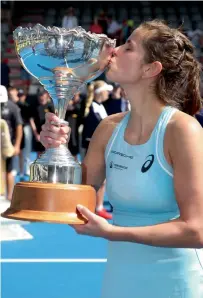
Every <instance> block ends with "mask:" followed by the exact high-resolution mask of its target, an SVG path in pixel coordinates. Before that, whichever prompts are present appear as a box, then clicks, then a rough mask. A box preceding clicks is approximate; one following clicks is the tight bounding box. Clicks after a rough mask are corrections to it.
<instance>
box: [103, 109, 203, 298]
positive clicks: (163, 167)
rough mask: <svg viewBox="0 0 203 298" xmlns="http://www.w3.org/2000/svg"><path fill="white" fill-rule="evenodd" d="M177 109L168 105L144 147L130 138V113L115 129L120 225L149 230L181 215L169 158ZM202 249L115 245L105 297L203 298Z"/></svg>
mask: <svg viewBox="0 0 203 298" xmlns="http://www.w3.org/2000/svg"><path fill="white" fill-rule="evenodd" d="M176 111H177V109H175V108H173V107H170V106H166V107H165V108H164V109H163V110H162V112H161V114H160V116H159V119H158V121H157V123H156V125H155V127H154V129H153V132H152V134H151V136H150V138H149V140H148V141H147V142H146V143H144V144H141V145H130V144H129V143H127V142H126V141H125V139H124V134H125V129H126V127H127V124H128V120H129V117H130V112H129V113H128V114H126V115H125V116H124V118H123V119H122V120H121V122H120V123H119V124H118V125H117V127H116V128H115V130H114V132H113V134H112V136H111V138H110V140H109V142H108V144H107V147H106V151H105V162H106V192H107V196H108V199H109V201H110V203H111V204H112V206H113V224H114V225H117V226H134V227H136V226H149V225H154V224H159V223H163V222H167V221H170V220H172V219H175V218H177V217H179V214H180V212H179V208H178V205H177V202H176V198H175V193H174V184H173V183H174V182H173V169H172V167H171V166H170V165H169V164H168V162H167V161H166V158H165V155H164V135H165V131H166V127H167V124H168V122H169V120H170V119H171V117H172V115H173V114H174V113H175V112H176ZM199 251H200V250H199ZM199 251H198V250H196V249H182V248H167V247H154V246H149V245H143V244H138V243H131V242H119V241H117V242H109V244H108V256H107V267H106V272H105V276H104V284H103V289H102V298H126V297H132V298H177V297H179V298H203V267H202V264H203V256H202V255H201V254H203V252H199Z"/></svg>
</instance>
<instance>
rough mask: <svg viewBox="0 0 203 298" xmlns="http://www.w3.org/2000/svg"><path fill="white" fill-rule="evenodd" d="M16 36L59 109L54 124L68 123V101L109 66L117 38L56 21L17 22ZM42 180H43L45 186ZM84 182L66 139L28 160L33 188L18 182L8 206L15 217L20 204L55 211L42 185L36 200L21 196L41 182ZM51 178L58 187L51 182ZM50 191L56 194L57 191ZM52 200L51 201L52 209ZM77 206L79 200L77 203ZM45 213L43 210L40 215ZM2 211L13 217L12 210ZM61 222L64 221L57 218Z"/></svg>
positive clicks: (28, 66)
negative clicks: (29, 24)
mask: <svg viewBox="0 0 203 298" xmlns="http://www.w3.org/2000/svg"><path fill="white" fill-rule="evenodd" d="M13 37H14V41H15V46H16V52H17V55H18V57H19V60H20V63H21V64H22V66H23V67H24V69H25V70H26V71H27V72H28V73H29V74H31V75H32V76H34V77H35V78H36V79H37V80H38V81H39V82H40V83H41V85H43V87H44V89H45V90H47V91H48V93H49V95H50V97H51V99H52V101H53V104H54V108H55V114H56V115H57V116H58V117H59V118H60V122H59V123H53V124H54V125H68V123H67V122H66V121H64V117H65V114H66V110H67V106H68V103H69V101H70V100H71V99H72V98H73V96H74V95H75V93H76V92H79V91H80V89H81V88H83V87H84V85H85V84H87V83H88V82H91V81H92V80H94V79H96V78H97V77H98V76H100V75H101V74H102V73H103V72H104V71H105V69H106V68H107V67H108V57H110V54H109V53H110V51H111V50H112V48H114V47H115V44H116V41H115V40H112V39H110V38H108V37H107V36H106V35H104V34H94V33H90V32H86V31H85V30H84V29H83V28H82V27H76V28H74V29H69V30H67V29H65V28H58V27H47V28H45V27H44V26H42V25H40V24H37V25H35V26H34V27H33V28H22V27H18V28H17V29H15V31H14V33H13ZM35 182H36V183H35ZM38 182H40V183H41V186H40V184H39V183H38ZM81 182H82V170H81V166H80V164H79V163H78V162H76V161H75V159H74V158H73V156H72V155H71V153H70V151H69V150H68V148H67V145H66V144H65V145H60V146H59V147H58V148H50V149H47V150H46V151H45V152H44V153H43V154H42V155H41V156H40V157H39V158H38V159H36V161H35V162H34V163H33V164H31V166H30V184H29V185H30V186H29V192H27V194H26V191H27V190H28V185H27V184H26V183H24V184H23V183H21V184H18V185H17V186H15V189H14V195H13V198H12V202H11V208H10V209H9V210H10V217H11V218H16V216H14V213H15V214H16V213H17V212H16V210H18V211H19V212H21V211H22V210H35V211H36V210H37V211H42V212H47V211H48V212H55V211H56V209H57V208H58V207H57V206H58V205H57V204H56V202H55V201H53V202H51V199H47V201H46V203H42V201H43V200H42V199H41V201H40V199H39V198H38V197H39V196H40V193H39V192H38V191H37V193H35V192H34V194H33V203H31V200H30V201H29V200H28V199H27V201H26V200H24V201H23V202H22V200H21V199H20V198H19V197H20V196H21V197H25V196H29V194H32V191H31V189H32V188H33V187H35V188H37V189H38V190H39V188H42V184H43V185H45V187H46V188H47V186H48V185H49V184H52V185H50V188H51V189H52V191H53V189H54V191H55V190H56V188H57V187H56V185H57V184H60V185H61V184H63V185H71V184H72V185H74V186H75V185H80V184H81ZM53 184H54V185H55V188H53ZM19 187H21V189H22V188H23V187H24V188H23V189H25V188H26V190H24V191H25V193H24V192H23V193H21V191H19ZM64 187H65V186H64ZM50 188H49V190H50ZM59 188H60V186H59ZM17 189H18V192H17ZM74 189H75V188H74ZM35 190H36V189H35ZM69 190H70V186H69ZM17 193H18V194H17ZM66 193H67V191H66ZM72 196H73V194H72ZM14 197H15V200H14ZM51 197H53V192H52V196H51ZM62 197H63V196H62V195H61V202H60V196H59V197H58V204H59V208H58V210H59V211H60V212H62V211H64V210H61V209H60V208H61V207H60V206H62V205H64V202H63V200H64V199H62ZM38 200H39V202H38ZM14 201H15V202H14ZM25 201H26V203H25ZM79 203H81V202H79ZM43 204H44V205H43ZM31 205H32V206H31ZM45 205H46V206H45ZM47 205H49V207H47ZM16 206H17V207H16ZM50 206H53V210H52V207H50ZM69 206H70V204H69ZM74 208H75V206H73V209H74ZM66 211H67V210H66ZM71 212H72V213H74V214H75V212H76V211H75V210H72V211H71ZM11 213H12V214H11ZM28 213H29V212H28ZM44 215H45V214H42V217H43V216H44ZM2 216H4V217H9V211H8V212H7V213H4V214H3V215H2ZM18 218H23V219H28V220H30V219H31V220H34V219H36V220H41V219H40V218H41V217H39V216H37V217H36V218H33V217H32V216H31V215H26V216H24V217H23V215H22V214H20V215H19V216H18ZM43 218H44V217H43ZM42 220H43V219H42ZM44 220H48V221H49V220H50V219H49V218H46V216H45V218H44ZM50 221H52V220H50ZM65 221H66V220H64V222H65ZM59 222H61V221H60V220H59ZM66 222H67V221H66Z"/></svg>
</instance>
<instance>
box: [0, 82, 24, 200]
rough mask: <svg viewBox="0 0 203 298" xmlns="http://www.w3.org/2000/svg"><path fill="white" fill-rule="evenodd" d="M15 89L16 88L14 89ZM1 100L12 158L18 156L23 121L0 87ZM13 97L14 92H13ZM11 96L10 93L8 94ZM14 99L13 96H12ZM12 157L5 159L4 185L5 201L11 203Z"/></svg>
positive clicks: (12, 181)
mask: <svg viewBox="0 0 203 298" xmlns="http://www.w3.org/2000/svg"><path fill="white" fill-rule="evenodd" d="M14 89H16V88H14ZM14 89H13V90H14ZM0 94H1V97H2V100H1V118H2V119H4V120H5V121H6V122H7V125H8V127H9V133H10V137H11V142H12V144H13V147H14V156H17V155H19V153H20V146H21V141H22V136H23V127H22V124H23V120H22V117H21V113H20V109H19V107H18V106H17V104H16V103H15V102H14V101H12V100H10V99H9V98H8V93H7V90H6V88H5V87H4V86H0ZM13 94H14V95H15V91H14V92H13ZM10 95H11V93H10ZM14 98H15V96H14ZM13 170H14V167H13V157H9V158H7V159H6V183H7V199H8V200H9V201H11V199H12V193H13V188H14V182H15V178H14V174H13V172H12V171H13Z"/></svg>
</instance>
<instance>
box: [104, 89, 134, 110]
mask: <svg viewBox="0 0 203 298" xmlns="http://www.w3.org/2000/svg"><path fill="white" fill-rule="evenodd" d="M113 86H114V88H113V91H112V92H111V94H110V96H109V98H108V100H107V101H106V102H104V107H105V109H106V112H107V114H108V115H112V114H116V113H121V112H127V111H129V101H128V100H127V99H126V98H125V97H124V94H123V90H122V88H121V86H120V85H119V84H116V83H114V84H113Z"/></svg>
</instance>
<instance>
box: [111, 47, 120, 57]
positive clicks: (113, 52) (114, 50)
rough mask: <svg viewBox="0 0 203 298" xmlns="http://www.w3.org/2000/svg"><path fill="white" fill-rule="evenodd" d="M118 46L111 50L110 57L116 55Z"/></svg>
mask: <svg viewBox="0 0 203 298" xmlns="http://www.w3.org/2000/svg"><path fill="white" fill-rule="evenodd" d="M118 49H119V47H116V48H114V49H113V51H112V57H116V56H117V52H118Z"/></svg>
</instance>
